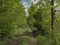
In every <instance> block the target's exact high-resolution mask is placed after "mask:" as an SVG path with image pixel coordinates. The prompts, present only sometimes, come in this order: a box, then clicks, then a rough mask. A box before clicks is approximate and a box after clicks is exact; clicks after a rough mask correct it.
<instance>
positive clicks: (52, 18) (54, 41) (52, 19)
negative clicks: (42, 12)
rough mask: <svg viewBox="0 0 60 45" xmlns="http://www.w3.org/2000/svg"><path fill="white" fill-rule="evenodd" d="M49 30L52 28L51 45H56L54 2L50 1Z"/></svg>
mask: <svg viewBox="0 0 60 45" xmlns="http://www.w3.org/2000/svg"><path fill="white" fill-rule="evenodd" d="M51 6H52V8H51V28H52V40H53V42H52V45H56V39H55V34H54V15H55V11H54V8H53V6H54V0H51Z"/></svg>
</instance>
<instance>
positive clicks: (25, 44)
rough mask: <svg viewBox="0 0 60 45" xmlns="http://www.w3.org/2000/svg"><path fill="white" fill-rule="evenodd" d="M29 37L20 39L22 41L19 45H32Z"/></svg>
mask: <svg viewBox="0 0 60 45" xmlns="http://www.w3.org/2000/svg"><path fill="white" fill-rule="evenodd" d="M29 40H30V39H29V37H28V36H22V37H21V38H20V41H19V44H18V45H30V42H29Z"/></svg>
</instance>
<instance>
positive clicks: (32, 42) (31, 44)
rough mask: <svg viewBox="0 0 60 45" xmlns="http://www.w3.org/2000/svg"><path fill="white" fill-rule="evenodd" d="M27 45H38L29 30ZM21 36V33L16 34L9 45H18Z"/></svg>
mask: <svg viewBox="0 0 60 45" xmlns="http://www.w3.org/2000/svg"><path fill="white" fill-rule="evenodd" d="M29 32H30V34H29V45H38V43H37V40H36V38H35V37H34V36H33V33H31V31H29ZM21 36H22V33H20V34H18V36H16V37H15V39H14V40H13V41H12V43H11V44H10V45H19V40H20V37H21Z"/></svg>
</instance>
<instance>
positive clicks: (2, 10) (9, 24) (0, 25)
mask: <svg viewBox="0 0 60 45" xmlns="http://www.w3.org/2000/svg"><path fill="white" fill-rule="evenodd" d="M0 2H1V3H0V39H4V38H8V37H12V36H13V35H14V34H15V33H16V31H15V29H16V28H17V26H18V25H19V24H20V23H21V24H22V25H24V24H26V21H25V11H24V8H23V5H22V3H21V2H20V0H0ZM22 21H24V22H22ZM19 22H20V23H19ZM17 31H18V30H17Z"/></svg>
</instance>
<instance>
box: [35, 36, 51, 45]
mask: <svg viewBox="0 0 60 45" xmlns="http://www.w3.org/2000/svg"><path fill="white" fill-rule="evenodd" d="M36 39H37V41H38V45H52V40H51V39H48V38H47V37H45V36H41V35H39V36H38V37H37V38H36Z"/></svg>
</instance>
